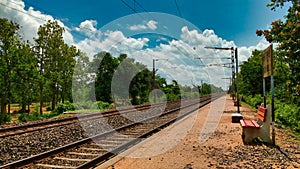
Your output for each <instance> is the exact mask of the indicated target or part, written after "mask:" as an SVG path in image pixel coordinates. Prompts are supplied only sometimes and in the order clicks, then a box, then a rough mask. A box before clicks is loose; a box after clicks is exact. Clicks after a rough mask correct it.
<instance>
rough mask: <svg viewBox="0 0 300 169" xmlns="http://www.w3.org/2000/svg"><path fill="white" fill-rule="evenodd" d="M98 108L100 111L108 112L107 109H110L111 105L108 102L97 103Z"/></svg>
mask: <svg viewBox="0 0 300 169" xmlns="http://www.w3.org/2000/svg"><path fill="white" fill-rule="evenodd" d="M97 107H98V109H100V110H106V109H110V108H111V105H110V104H109V103H107V102H103V101H97Z"/></svg>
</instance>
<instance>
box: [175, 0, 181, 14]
mask: <svg viewBox="0 0 300 169" xmlns="http://www.w3.org/2000/svg"><path fill="white" fill-rule="evenodd" d="M174 2H175V5H176V8H177V11H178V14H179V16H180V17H181V18H182V15H181V11H180V8H179V6H178V3H177V0H174Z"/></svg>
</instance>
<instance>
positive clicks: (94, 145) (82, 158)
mask: <svg viewBox="0 0 300 169" xmlns="http://www.w3.org/2000/svg"><path fill="white" fill-rule="evenodd" d="M216 98H218V97H215V98H211V97H207V98H205V99H201V103H199V102H193V103H190V104H188V105H185V106H181V107H180V108H175V109H172V110H168V111H166V112H164V113H162V114H159V115H154V116H152V117H149V118H146V119H143V120H140V121H138V122H134V123H131V124H127V125H125V126H122V127H119V128H117V129H114V130H110V131H107V132H105V133H102V134H97V135H94V136H92V137H88V138H84V139H82V140H79V141H76V142H73V143H71V144H67V145H64V146H61V147H59V148H56V149H52V150H50V151H47V152H43V153H41V154H38V155H34V156H31V157H28V158H25V159H22V160H19V161H15V162H12V163H9V164H6V165H3V166H0V168H17V167H18V168H90V167H93V166H95V165H98V164H100V163H103V162H105V161H106V160H107V159H109V158H111V157H113V156H115V155H116V154H119V153H120V152H122V151H124V150H126V149H128V148H130V147H131V146H133V145H134V144H136V143H138V142H139V141H141V140H142V138H146V137H148V136H150V135H152V134H153V133H155V132H158V131H159V130H160V129H161V128H164V127H166V126H168V125H169V124H171V123H173V122H175V121H176V120H178V119H180V118H183V117H184V116H186V115H188V114H190V113H192V112H194V111H195V110H197V109H198V108H199V107H202V106H204V105H206V104H208V103H210V102H211V100H212V99H216ZM179 111H180V114H179ZM182 112H184V113H182Z"/></svg>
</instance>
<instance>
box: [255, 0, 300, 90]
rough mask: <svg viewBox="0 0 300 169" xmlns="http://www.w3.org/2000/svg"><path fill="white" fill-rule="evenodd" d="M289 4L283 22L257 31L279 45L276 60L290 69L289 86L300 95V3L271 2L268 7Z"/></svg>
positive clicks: (282, 0) (272, 0) (272, 7)
mask: <svg viewBox="0 0 300 169" xmlns="http://www.w3.org/2000/svg"><path fill="white" fill-rule="evenodd" d="M287 2H290V3H291V6H290V7H289V9H288V14H287V15H286V16H285V20H284V21H281V20H276V21H274V22H272V24H271V29H269V30H257V31H256V34H257V35H258V36H262V35H263V36H265V38H266V39H267V40H268V41H269V42H275V43H279V45H278V47H277V50H278V52H279V53H280V54H279V55H278V56H281V57H279V58H278V59H280V60H281V61H282V62H284V63H286V64H287V65H288V67H289V69H290V77H291V79H290V80H291V85H292V86H293V89H294V91H293V93H294V94H300V93H299V92H297V91H299V90H300V83H299V79H300V50H299V46H300V1H299V0H271V4H269V5H268V6H270V7H271V9H272V10H276V8H278V7H281V6H284V5H286V4H287Z"/></svg>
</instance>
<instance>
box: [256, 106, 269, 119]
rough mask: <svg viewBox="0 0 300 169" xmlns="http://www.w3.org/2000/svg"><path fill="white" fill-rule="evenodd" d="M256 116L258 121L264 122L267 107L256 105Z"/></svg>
mask: <svg viewBox="0 0 300 169" xmlns="http://www.w3.org/2000/svg"><path fill="white" fill-rule="evenodd" d="M256 117H257V118H258V119H259V120H260V121H262V122H265V121H266V117H267V108H264V107H261V106H259V107H258V110H257V114H256Z"/></svg>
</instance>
